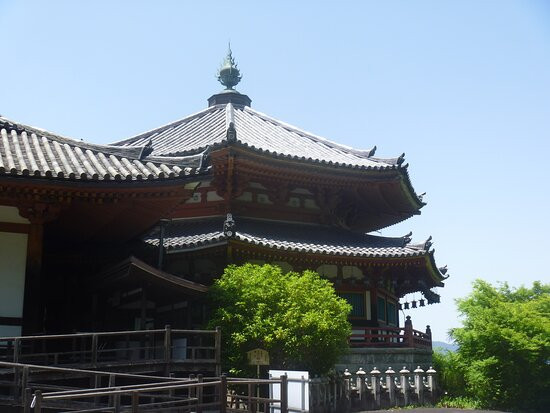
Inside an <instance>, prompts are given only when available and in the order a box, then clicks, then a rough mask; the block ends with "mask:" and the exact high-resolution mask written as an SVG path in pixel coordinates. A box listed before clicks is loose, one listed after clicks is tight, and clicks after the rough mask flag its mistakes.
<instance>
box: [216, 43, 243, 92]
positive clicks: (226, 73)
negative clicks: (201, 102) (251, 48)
mask: <svg viewBox="0 0 550 413" xmlns="http://www.w3.org/2000/svg"><path fill="white" fill-rule="evenodd" d="M241 78H242V75H241V72H240V71H239V69H238V68H237V63H235V59H234V58H233V53H232V52H231V43H229V47H228V49H227V56H226V57H225V60H224V61H223V63H222V65H221V67H220V69H219V70H218V81H219V82H220V83H221V84H222V85H224V86H225V89H226V90H234V87H235V86H236V85H237V84H238V83H239V82H240V81H241Z"/></svg>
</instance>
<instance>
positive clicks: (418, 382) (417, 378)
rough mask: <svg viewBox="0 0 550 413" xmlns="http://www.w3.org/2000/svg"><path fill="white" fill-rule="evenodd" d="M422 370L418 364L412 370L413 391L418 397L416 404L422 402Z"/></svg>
mask: <svg viewBox="0 0 550 413" xmlns="http://www.w3.org/2000/svg"><path fill="white" fill-rule="evenodd" d="M423 374H424V370H422V369H421V368H420V366H418V367H417V368H416V370H415V371H414V391H415V392H416V396H417V397H418V404H422V403H424V377H423Z"/></svg>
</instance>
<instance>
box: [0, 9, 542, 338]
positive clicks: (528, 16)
mask: <svg viewBox="0 0 550 413" xmlns="http://www.w3.org/2000/svg"><path fill="white" fill-rule="evenodd" d="M0 28H1V31H0V39H1V45H2V48H1V50H2V55H3V58H2V65H1V66H0V75H1V79H2V87H1V91H2V93H1V95H0V113H1V114H2V115H4V116H6V117H8V118H11V119H13V120H16V121H19V122H23V123H27V124H30V125H34V126H38V127H41V128H44V129H48V130H51V131H54V132H57V133H60V134H63V135H67V136H71V137H75V138H83V139H84V140H88V141H92V142H97V143H108V142H112V141H115V140H119V139H122V138H125V137H129V136H131V135H133V134H136V133H138V132H142V131H144V130H148V129H151V128H153V127H156V126H159V125H161V124H164V123H167V122H169V121H172V120H176V119H179V118H182V117H184V116H186V115H188V114H190V113H194V112H196V111H199V110H201V109H203V108H204V107H206V99H207V98H208V97H209V96H210V95H212V94H213V93H215V92H217V91H219V90H220V89H221V85H219V84H218V83H217V82H216V80H215V73H216V70H217V68H218V67H219V65H220V63H221V61H222V59H223V57H224V54H225V51H226V48H227V41H228V40H229V39H230V40H231V42H232V47H233V52H234V56H235V57H236V59H237V61H238V63H239V67H240V68H241V70H242V72H243V73H244V77H243V80H242V82H241V84H240V85H239V90H240V91H242V92H244V93H247V94H248V95H249V96H250V97H251V99H252V106H253V107H254V108H255V109H257V110H259V111H261V112H265V113H268V114H270V115H272V116H274V117H276V118H278V119H281V120H284V121H286V122H288V123H291V124H294V125H296V126H298V127H301V128H303V129H305V130H309V131H311V132H314V133H316V134H319V135H321V136H325V137H327V138H329V139H332V140H335V141H337V142H340V143H344V144H347V145H351V146H354V147H358V148H370V147H372V146H373V145H377V146H378V152H377V155H379V156H382V157H393V156H398V155H399V154H401V153H402V152H405V153H406V160H407V162H409V163H410V174H411V178H412V182H413V185H414V187H415V189H416V190H417V192H418V193H422V192H425V191H426V192H427V196H426V197H425V200H426V201H427V202H428V205H427V206H426V207H425V208H424V209H423V210H422V215H421V216H419V217H414V218H412V219H410V220H408V221H406V222H403V223H401V224H399V225H397V226H395V227H391V228H388V229H386V230H384V231H383V234H384V235H403V234H406V233H407V232H408V231H409V230H412V231H413V240H414V241H422V240H424V239H425V238H427V237H428V236H429V235H433V237H434V241H435V244H434V247H435V249H436V260H437V263H438V264H439V265H444V264H448V266H449V269H450V274H451V277H450V278H449V280H448V281H447V285H446V287H445V288H443V289H440V290H439V292H440V293H441V295H442V303H441V304H439V305H433V306H428V307H425V308H421V309H417V310H414V311H411V312H410V313H409V314H410V315H411V316H412V319H413V322H414V326H415V327H416V328H419V329H423V328H424V327H425V325H426V324H431V325H432V330H433V332H434V337H435V338H436V339H440V340H441V339H443V340H445V339H446V338H447V333H446V332H447V330H448V329H449V328H451V327H453V326H457V325H458V319H457V314H456V311H455V306H454V299H455V298H456V297H461V296H464V295H466V294H467V293H468V292H469V291H470V288H471V282H472V280H474V279H475V278H483V279H485V280H488V281H490V282H493V283H495V282H497V281H506V282H508V283H510V284H511V285H514V286H518V285H520V284H522V283H524V284H530V283H531V282H532V281H534V280H544V281H546V282H548V281H549V280H550V276H549V274H550V271H549V270H548V268H547V267H548V261H547V258H548V257H547V256H546V254H547V253H548V251H549V250H550V249H549V246H550V242H549V238H550V224H549V210H550V208H549V204H550V194H549V192H550V191H549V188H550V185H549V180H550V173H549V166H548V158H549V156H550V144H549V138H550V136H549V135H550V3H549V2H545V1H519V0H518V1H454V2H453V1H415V2H411V1H379V2H368V1H355V2H351V1H348V2H346V1H342V2H335V1H331V2H328V1H327V2H323V1H281V0H279V1H273V2H264V1H261V2H260V1H250V2H245V1H237V0H236V1H231V2H228V1H213V0H211V1H205V2H198V1H188V2H183V1H172V2H170V1H149V2H143V1H126V2H125V1H117V2H114V1H88V2H86V3H85V2H76V1H65V2H62V1H47V2H44V1H20V2H16V1H5V0H4V1H3V0H0ZM417 298H419V297H417Z"/></svg>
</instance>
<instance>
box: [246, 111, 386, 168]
mask: <svg viewBox="0 0 550 413" xmlns="http://www.w3.org/2000/svg"><path fill="white" fill-rule="evenodd" d="M242 110H246V111H248V112H251V113H252V114H254V115H256V116H259V117H261V118H263V119H264V120H266V121H269V122H274V123H277V124H279V125H280V126H282V127H284V128H285V129H287V130H290V131H292V132H295V133H298V134H300V135H302V136H304V137H307V138H310V139H312V140H314V141H315V142H318V143H323V144H328V145H330V146H331V147H332V148H334V149H339V150H342V151H345V152H348V153H350V154H352V155H355V156H357V157H359V158H364V159H369V160H376V161H378V162H380V163H387V162H385V160H384V159H381V158H372V156H373V155H374V153H375V151H376V145H375V146H373V147H372V148H371V149H355V148H353V147H351V146H348V145H343V144H341V143H337V142H334V141H332V140H330V139H327V138H325V137H323V136H320V135H317V134H315V133H312V132H309V131H306V130H304V129H301V128H299V127H297V126H294V125H291V124H289V123H286V122H284V121H281V120H279V119H276V118H274V117H272V116H269V115H267V114H265V113H263V112H260V111H257V110H255V109H252V108H251V107H249V106H245V107H243V109H242ZM391 165H393V164H391Z"/></svg>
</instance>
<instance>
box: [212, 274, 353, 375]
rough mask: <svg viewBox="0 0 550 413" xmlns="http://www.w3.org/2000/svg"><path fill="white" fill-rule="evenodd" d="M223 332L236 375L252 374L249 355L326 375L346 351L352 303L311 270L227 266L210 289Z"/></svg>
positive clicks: (216, 323) (225, 357)
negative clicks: (260, 353)
mask: <svg viewBox="0 0 550 413" xmlns="http://www.w3.org/2000/svg"><path fill="white" fill-rule="evenodd" d="M210 298H211V300H212V301H213V302H214V304H215V307H216V308H217V309H216V310H215V311H214V314H213V317H212V319H211V320H210V322H209V326H210V327H214V326H220V327H221V328H222V341H223V347H222V355H223V361H224V364H225V367H226V368H228V369H230V371H231V372H232V373H235V374H243V373H248V374H252V373H253V369H251V368H250V366H248V364H247V360H246V352H247V351H249V350H252V349H254V348H262V349H265V350H267V351H268V352H269V355H270V363H271V365H270V367H271V368H276V369H300V370H308V371H309V372H310V373H314V374H322V373H326V372H327V371H328V370H329V369H330V368H331V367H332V366H333V365H334V363H335V362H336V360H337V358H338V357H339V356H340V355H341V354H342V353H343V352H345V351H346V350H347V348H348V346H347V342H348V337H349V335H350V333H351V326H350V324H349V322H348V321H347V317H348V314H349V312H350V310H351V307H350V306H349V304H348V303H347V302H346V301H345V300H343V299H341V298H339V297H338V296H337V295H336V293H335V291H334V288H333V287H332V285H331V284H330V282H328V281H327V280H324V279H322V278H321V277H319V275H317V273H315V272H313V271H304V272H303V273H302V274H299V273H296V272H289V273H286V274H283V273H282V271H281V269H280V268H279V267H277V266H272V265H263V266H258V265H252V264H245V265H243V266H229V267H228V268H226V270H225V272H224V274H223V275H222V277H221V278H220V279H218V280H216V281H215V283H214V285H213V286H212V287H211V289H210Z"/></svg>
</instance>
